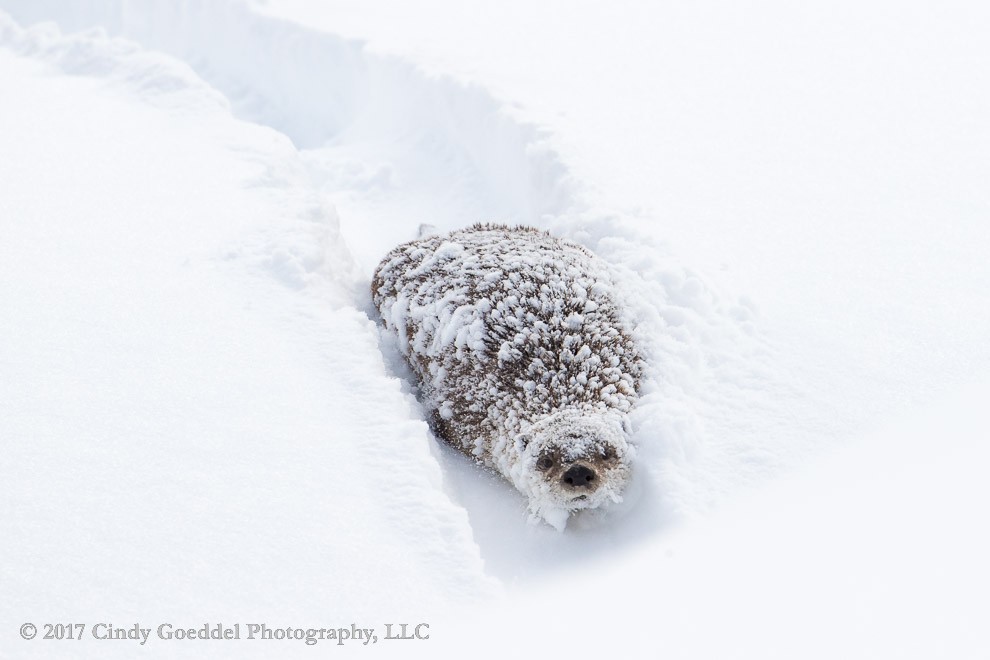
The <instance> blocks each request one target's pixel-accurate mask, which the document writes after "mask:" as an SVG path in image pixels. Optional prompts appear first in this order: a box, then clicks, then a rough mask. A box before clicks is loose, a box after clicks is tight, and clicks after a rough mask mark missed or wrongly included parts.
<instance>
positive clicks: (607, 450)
mask: <svg viewBox="0 0 990 660" xmlns="http://www.w3.org/2000/svg"><path fill="white" fill-rule="evenodd" d="M602 458H604V459H605V460H606V461H611V460H612V459H613V458H615V449H614V448H613V447H611V446H609V445H605V446H604V447H602Z"/></svg>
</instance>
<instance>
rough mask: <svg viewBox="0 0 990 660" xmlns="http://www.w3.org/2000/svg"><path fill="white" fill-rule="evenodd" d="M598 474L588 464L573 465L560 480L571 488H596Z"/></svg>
mask: <svg viewBox="0 0 990 660" xmlns="http://www.w3.org/2000/svg"><path fill="white" fill-rule="evenodd" d="M597 479H598V475H597V474H595V471H594V470H592V469H591V468H590V467H588V466H587V465H580V464H578V465H572V466H571V467H569V468H567V472H565V473H564V476H563V477H561V478H560V480H561V481H562V482H563V483H564V485H566V486H568V487H570V488H594V487H595V486H596V485H597V484H596V483H595V482H596V481H597Z"/></svg>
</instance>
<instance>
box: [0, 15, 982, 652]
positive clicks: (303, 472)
mask: <svg viewBox="0 0 990 660" xmlns="http://www.w3.org/2000/svg"><path fill="white" fill-rule="evenodd" d="M988 31H990V11H988V9H987V8H986V7H985V6H983V5H981V4H979V3H975V2H974V3H967V2H959V3H948V4H945V3H942V4H938V5H935V4H933V3H926V2H917V3H907V4H903V3H899V4H897V5H890V4H886V3H882V2H877V3H867V4H865V5H864V4H863V3H852V2H838V3H834V2H832V3H818V2H815V3H811V4H805V5H800V6H798V5H793V4H790V3H782V2H775V1H769V0H768V1H767V2H763V3H758V4H757V5H746V6H742V5H736V4H733V3H729V2H720V1H714V0H713V1H708V0H705V1H704V2H699V3H692V4H689V5H678V4H672V3H653V4H650V3H635V2H621V3H618V4H615V3H613V4H609V5H600V4H595V3H564V2H560V1H557V0H552V1H548V2H544V3H538V4H534V3H529V2H522V1H521V0H506V2H501V3H497V4H490V5H484V6H482V5H479V4H476V3H455V2H452V1H451V0H423V2H419V3H400V2H396V0H366V1H362V2H352V1H346V0H331V1H329V2H313V1H308V0H268V2H250V1H249V0H202V1H201V2H181V3H180V2H172V1H170V0H129V1H125V0H89V1H87V2H85V3H71V2H64V1H59V0H0V84H2V90H3V91H2V95H0V154H3V155H4V157H3V158H0V307H2V309H3V310H4V313H3V315H2V316H0V376H2V377H0V443H2V444H0V446H2V448H3V450H4V459H3V460H2V461H0V483H2V484H3V485H2V491H0V494H2V505H0V506H2V509H0V511H2V516H0V538H2V539H3V541H4V542H3V544H2V549H0V566H2V573H0V592H2V593H4V594H5V595H6V596H7V598H5V599H4V604H3V605H2V606H0V612H2V614H0V655H3V656H5V657H7V656H10V657H15V658H20V657H94V658H96V657H98V658H106V657H118V656H119V657H134V656H135V655H137V654H138V653H140V654H141V655H142V657H145V656H147V657H271V655H272V654H273V653H274V654H277V655H278V656H279V657H283V656H284V657H294V656H296V655H309V654H311V653H312V652H313V649H311V648H310V647H309V646H308V645H306V644H305V643H303V642H301V641H297V640H291V641H290V640H284V641H277V640H274V641H267V642H264V643H256V642H249V641H230V642H226V641H196V640H188V641H186V642H183V643H181V644H180V643H179V642H176V641H170V642H166V641H164V640H160V639H156V638H154V637H153V638H152V639H149V640H148V642H147V643H146V644H145V645H143V646H140V647H139V648H140V650H139V651H138V650H136V649H138V647H137V646H135V645H136V644H137V642H131V641H128V640H120V641H98V640H95V639H93V638H92V636H89V637H87V638H85V639H81V640H78V641H75V640H72V641H70V640H45V639H41V638H36V639H33V640H27V639H24V638H23V637H22V634H19V633H18V631H19V630H21V626H22V625H23V624H25V623H26V622H32V623H34V624H37V625H38V626H39V627H40V626H42V624H44V623H63V624H69V623H86V624H88V625H89V626H93V625H95V624H97V623H100V622H104V623H109V622H113V623H114V624H115V625H119V626H121V627H129V626H132V625H134V624H135V622H140V623H141V625H143V626H147V625H155V626H157V625H158V624H160V623H164V622H172V623H174V624H175V625H177V626H184V627H201V626H202V625H203V623H204V622H210V623H219V622H223V623H228V624H231V625H232V624H233V623H236V622H241V623H243V624H246V623H248V622H258V623H261V622H266V623H268V624H269V625H273V626H282V627H285V626H289V625H292V626H296V627H304V628H306V627H326V628H330V627H334V628H340V627H347V626H349V625H350V624H352V623H353V624H356V625H357V626H358V627H375V628H376V629H377V630H378V632H379V634H382V633H383V631H384V626H385V624H386V623H389V622H391V623H392V624H393V625H397V624H400V623H407V624H412V625H415V624H418V623H420V622H423V621H428V622H430V629H429V630H430V639H429V640H417V641H401V642H399V641H395V642H385V641H384V640H383V641H382V642H380V643H374V644H369V645H368V646H367V647H363V646H361V644H360V642H357V643H350V644H345V645H343V646H339V647H338V646H336V645H335V646H334V651H337V650H343V649H347V650H353V649H355V648H357V649H360V650H359V651H356V652H355V653H363V652H379V653H385V654H387V655H390V654H391V655H398V654H400V653H401V654H402V655H404V656H405V655H429V656H430V657H436V656H437V655H444V656H445V655H454V654H456V655H459V656H463V655H465V654H467V653H470V654H471V655H472V656H478V657H488V656H493V655H495V654H504V653H505V652H508V651H513V652H518V650H517V649H518V648H520V645H525V646H526V648H527V649H529V650H531V651H532V652H533V653H534V654H549V653H559V652H571V651H572V650H574V649H577V650H586V651H588V652H598V653H600V654H604V653H608V654H617V655H622V654H625V655H629V656H633V657H637V656H649V657H657V656H664V657H706V658H720V657H753V658H766V657H835V656H836V655H841V656H843V657H864V658H866V657H869V658H875V657H894V656H896V657H932V656H935V655H951V656H952V657H957V658H966V657H982V655H983V654H985V652H986V642H985V640H983V639H981V637H980V635H979V631H980V630H981V628H980V626H981V623H982V622H984V621H986V620H987V618H988V615H990V611H988V608H987V606H986V602H985V598H983V597H982V594H985V593H986V591H987V588H988V587H990V571H988V570H987V568H986V564H985V562H984V561H983V560H982V557H984V556H986V555H987V554H988V553H990V534H988V533H987V532H988V530H987V526H986V523H981V522H980V520H982V519H983V518H984V517H985V516H984V515H983V511H982V509H983V508H984V505H983V503H985V502H986V501H988V500H990V492H988V491H990V487H988V486H987V485H986V483H987V482H986V480H985V479H982V478H981V475H980V469H981V468H982V466H984V465H985V464H986V460H987V450H986V448H985V442H986V438H987V437H988V431H990V424H988V423H987V419H986V415H985V412H984V410H983V408H984V407H985V406H984V404H983V402H984V401H985V400H986V398H987V396H988V394H990V382H988V380H987V376H988V367H990V344H988V343H987V341H986V338H987V337H988V336H990V304H988V294H990V265H988V264H990V262H988V260H987V258H986V255H987V254H988V249H990V222H988V221H990V192H988V189H987V187H986V185H985V182H986V181H987V180H988V179H990V123H988V122H987V121H986V117H987V116H990V92H988V91H987V89H986V86H985V85H981V84H979V81H980V80H982V79H983V78H985V73H986V71H985V69H986V65H987V62H990V46H988V45H987V41H986V39H985V35H986V33H987V32H988ZM478 221H497V222H508V223H525V224H529V225H532V226H535V227H538V228H540V229H547V230H549V231H550V232H551V233H553V234H554V235H557V236H560V237H563V238H567V239H569V240H571V241H574V242H576V243H578V244H580V245H583V246H584V247H586V248H588V249H589V250H591V251H592V252H594V254H596V255H597V256H598V257H600V258H601V259H603V260H604V261H605V262H606V263H607V264H608V267H609V271H610V273H611V275H612V277H614V279H615V283H616V287H617V290H618V291H620V292H621V296H622V301H621V302H622V307H623V310H624V313H625V314H628V316H629V318H631V319H634V327H633V329H632V333H633V336H634V338H635V340H636V342H637V345H639V346H641V348H642V350H643V354H644V357H645V358H646V372H645V376H644V380H643V387H642V391H641V392H640V397H639V400H638V402H637V404H636V406H635V408H634V409H633V410H632V412H631V414H630V421H631V430H632V436H631V439H632V441H633V443H634V444H635V445H636V447H637V452H636V457H635V465H634V479H633V481H632V482H631V484H630V488H629V489H628V490H627V492H626V493H625V497H624V501H623V503H622V506H621V507H617V508H615V510H612V511H610V512H609V515H607V516H605V517H602V518H595V519H589V520H586V521H583V522H582V523H581V524H573V525H572V524H569V525H568V526H567V528H566V529H564V531H562V532H558V531H556V530H554V529H552V528H551V527H549V526H547V525H542V524H537V525H534V524H531V523H529V522H527V501H526V498H524V497H523V496H522V495H520V494H519V493H518V492H516V491H515V489H513V488H512V486H511V485H510V484H509V483H508V482H507V481H506V480H505V479H502V478H501V477H499V476H498V475H495V474H492V473H489V472H486V471H484V470H482V469H481V468H479V467H478V466H477V465H476V464H475V463H474V462H473V461H471V460H470V459H468V458H467V457H465V456H463V455H461V454H460V453H458V452H456V451H454V450H453V449H451V448H450V447H447V446H444V445H443V444H442V443H440V442H438V441H437V439H436V438H434V437H433V436H432V434H431V433H430V430H429V427H428V424H427V419H428V415H429V413H430V410H429V406H428V405H424V403H423V402H421V401H419V400H417V398H416V396H415V395H416V387H415V383H416V379H415V377H414V376H413V374H412V373H411V372H410V371H409V370H408V368H407V367H406V365H404V364H403V361H402V360H401V355H400V352H399V351H398V350H396V348H395V346H394V344H392V343H390V340H389V337H388V336H387V335H385V334H383V333H382V332H381V329H380V327H379V318H378V314H377V311H376V310H375V308H374V305H373V304H372V299H371V292H370V285H371V277H372V273H373V271H374V269H375V267H376V266H377V265H378V262H379V260H380V259H381V258H382V257H383V256H385V254H386V253H388V252H389V250H391V249H392V248H394V247H395V246H396V245H398V244H400V243H403V242H405V241H408V240H411V239H413V238H415V236H416V232H417V228H418V227H419V226H420V225H421V224H424V223H426V224H429V225H432V226H434V227H435V228H436V230H437V231H438V232H446V231H451V230H455V229H459V228H463V227H467V226H470V225H472V224H474V223H475V222H478ZM578 350H580V349H578ZM576 621H577V622H578V623H575V622H576ZM316 648H322V649H324V651H325V649H326V644H325V643H324V642H321V643H320V644H317V645H316ZM372 649H374V650H372Z"/></svg>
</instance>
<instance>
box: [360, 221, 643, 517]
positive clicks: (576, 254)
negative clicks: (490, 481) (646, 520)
mask: <svg viewBox="0 0 990 660" xmlns="http://www.w3.org/2000/svg"><path fill="white" fill-rule="evenodd" d="M372 297H373V300H374V303H375V306H376V307H377V308H378V311H379V312H380V314H381V318H382V321H383V322H384V325H385V327H386V329H387V330H389V331H391V332H392V333H394V334H395V336H396V338H397V340H398V345H399V348H400V350H401V352H402V353H403V355H404V356H405V358H406V360H407V361H408V363H409V366H410V367H411V369H412V371H413V372H414V373H415V375H416V376H417V378H418V379H419V389H420V398H421V400H422V402H423V403H424V404H425V405H426V406H427V408H428V409H429V410H430V411H431V424H432V427H433V429H434V431H435V433H436V434H437V435H438V436H440V437H441V438H443V439H444V440H445V441H446V442H448V443H450V444H451V445H453V446H454V447H456V448H457V449H459V450H461V451H463V452H464V453H466V454H468V455H469V456H471V457H473V458H474V459H476V460H477V461H479V462H480V463H482V464H484V465H485V466H487V467H489V468H492V469H494V470H496V471H497V472H499V473H500V474H501V475H503V476H504V477H505V478H506V479H508V480H509V481H510V482H511V483H512V484H513V485H514V486H515V487H516V488H517V489H518V490H519V491H521V492H522V493H523V494H524V495H526V496H527V497H528V498H529V508H530V512H531V514H532V517H533V518H534V519H541V518H542V519H543V520H545V521H546V522H548V523H550V524H551V525H553V526H554V527H556V528H558V529H562V528H563V527H564V525H565V524H566V521H567V518H568V516H569V515H570V513H571V512H573V511H576V510H578V509H588V508H594V507H598V506H600V505H602V504H605V503H608V502H618V501H620V500H621V492H622V489H623V487H624V486H625V484H626V482H627V480H628V478H629V472H630V463H631V460H632V457H633V448H632V446H631V445H630V444H629V442H628V432H629V422H628V414H629V412H630V411H631V409H632V408H633V406H634V404H635V402H636V398H637V392H638V387H639V378H640V373H641V365H642V362H641V357H640V354H639V352H638V351H637V350H636V347H635V346H634V344H633V341H632V339H631V336H630V334H629V331H628V328H626V327H624V325H623V323H622V321H621V319H620V308H619V304H618V302H617V300H616V296H615V288H614V284H613V282H612V280H611V277H610V276H609V271H608V268H607V266H606V264H605V263H604V262H603V261H602V260H601V259H599V258H598V257H596V256H595V255H593V254H592V253H591V252H590V251H588V250H587V249H585V248H583V247H582V246H580V245H577V244H575V243H572V242H570V241H567V240H563V239H560V238H555V237H553V236H551V235H550V234H548V233H547V232H544V231H540V230H537V229H532V228H529V227H508V226H505V225H492V224H478V225H474V226H472V227H469V228H467V229H462V230H458V231H454V232H451V233H449V234H445V235H435V236H428V237H424V238H420V239H418V240H415V241H412V242H410V243H406V244H404V245H400V246H398V247H396V248H395V249H393V250H392V251H391V252H389V254H388V255H386V257H385V258H384V259H383V260H382V262H381V264H379V266H378V268H377V270H376V272H375V275H374V278H373V281H372Z"/></svg>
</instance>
